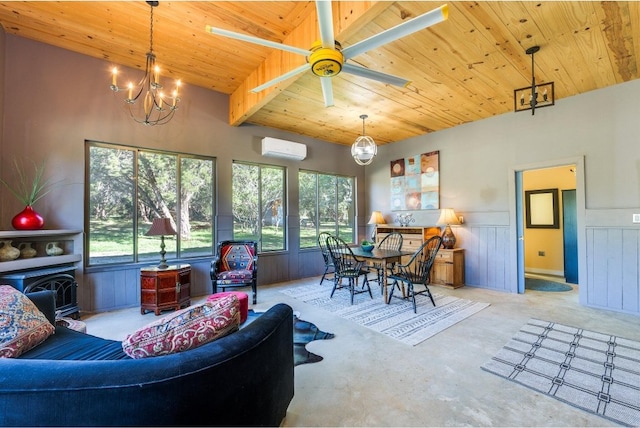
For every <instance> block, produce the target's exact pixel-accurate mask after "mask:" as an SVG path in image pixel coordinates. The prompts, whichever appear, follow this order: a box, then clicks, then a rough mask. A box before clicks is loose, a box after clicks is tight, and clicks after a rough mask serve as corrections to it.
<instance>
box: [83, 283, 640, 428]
mask: <svg viewBox="0 0 640 428" xmlns="http://www.w3.org/2000/svg"><path fill="white" fill-rule="evenodd" d="M318 282H319V277H315V278H308V279H303V280H299V281H292V282H286V283H280V284H275V285H269V286H263V287H260V288H259V290H258V304H257V305H255V306H253V305H251V307H252V308H253V309H255V310H256V311H264V310H266V309H268V308H269V307H271V306H272V305H273V304H275V303H278V302H284V303H287V304H289V305H290V306H291V307H293V309H294V310H295V311H299V312H300V314H301V315H300V317H301V318H302V319H304V320H307V321H311V322H313V323H315V324H316V325H317V326H318V327H319V328H320V329H321V330H324V331H328V332H331V333H335V335H336V337H335V338H334V339H331V340H326V341H317V342H311V343H310V344H309V345H307V349H308V350H309V351H311V352H314V353H317V354H319V355H322V356H323V357H324V360H323V361H321V362H319V363H316V364H304V365H301V366H298V367H296V368H295V396H294V398H293V401H292V402H291V404H290V406H289V410H288V413H287V417H286V419H285V420H284V421H283V426H285V427H288V426H581V427H587V426H615V425H616V424H614V423H612V422H610V421H609V420H607V419H603V418H601V417H599V416H595V415H592V414H590V413H587V412H585V411H582V410H579V409H576V408H573V407H571V406H570V405H568V404H564V403H562V402H560V401H558V400H555V399H553V398H549V397H547V396H544V395H542V394H539V393H536V392H534V391H532V390H530V389H528V388H526V387H523V386H520V385H518V384H516V383H513V382H510V381H507V380H504V379H502V378H500V377H498V376H496V375H493V374H491V373H488V372H485V371H484V370H482V369H480V366H481V365H482V364H483V363H485V362H486V361H488V360H489V359H491V357H492V356H493V355H494V354H495V353H496V352H497V351H498V350H499V349H500V348H501V347H502V346H503V345H504V344H505V343H507V342H508V341H509V339H510V338H511V337H512V336H513V335H514V334H515V333H516V332H517V331H518V330H519V329H520V328H521V327H522V325H523V324H524V323H525V322H526V321H527V320H528V319H529V318H538V319H541V320H545V321H554V322H557V323H561V324H565V325H569V326H575V327H581V328H584V329H587V330H592V331H597V332H601V333H606V334H612V335H616V336H620V337H624V338H627V339H631V340H637V341H640V328H639V327H640V317H637V316H633V315H628V314H620V313H616V312H611V311H603V310H598V309H591V308H586V307H584V306H580V305H579V303H578V292H577V291H576V290H574V291H572V292H561V293H551V292H546V293H545V292H536V291H527V292H526V293H525V294H521V295H517V294H508V293H503V292H496V291H491V290H484V289H479V288H473V287H468V286H467V287H463V288H459V289H457V290H449V289H446V288H442V287H438V286H432V287H431V290H432V292H435V293H439V294H451V295H455V296H457V297H461V298H466V299H470V300H475V301H481V302H489V303H491V306H489V307H488V308H486V309H484V310H482V311H480V312H479V313H477V314H475V315H473V316H471V317H470V318H467V319H466V320H464V321H462V322H460V323H458V324H456V325H454V326H452V327H450V328H448V329H446V330H444V331H443V332H441V333H439V334H437V335H435V336H433V337H431V338H430V339H428V340H426V341H424V342H422V343H421V344H419V345H418V346H415V347H412V346H408V345H405V344H403V343H400V342H398V341H396V340H394V339H391V338H389V337H387V336H385V335H384V334H381V333H377V332H374V331H372V330H369V329H367V328H365V327H362V326H360V325H357V324H355V323H353V322H351V321H348V320H344V319H341V318H336V317H334V316H333V315H332V314H331V313H329V312H325V311H323V310H322V309H319V308H316V307H314V306H311V305H307V304H305V303H303V302H301V301H297V300H295V299H292V298H290V297H288V296H286V295H284V294H282V293H280V292H279V290H282V289H284V288H286V287H292V286H295V285H297V284H313V283H315V284H317V283H318ZM323 287H327V290H328V291H327V292H329V291H330V286H329V283H328V282H325V284H324V285H323ZM363 296H364V295H360V296H359V297H363ZM202 300H204V298H203V297H201V298H196V299H193V300H192V302H193V303H196V302H199V301H202ZM396 304H402V302H400V301H398V302H397V303H396ZM409 310H410V309H409ZM155 319H156V317H155V316H154V315H153V314H152V313H148V314H146V315H144V316H143V315H140V310H139V308H130V309H125V310H121V311H114V312H107V313H100V314H93V315H89V314H87V315H84V316H83V320H84V321H85V322H86V323H87V329H88V333H90V334H94V335H96V336H101V337H106V338H111V339H116V340H122V339H124V337H125V336H126V334H127V333H128V332H131V331H133V330H135V329H136V328H138V327H140V326H143V325H145V324H147V323H150V322H152V321H154V320H155ZM248 410H249V409H248Z"/></svg>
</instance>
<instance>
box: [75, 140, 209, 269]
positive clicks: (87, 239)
mask: <svg viewBox="0 0 640 428" xmlns="http://www.w3.org/2000/svg"><path fill="white" fill-rule="evenodd" d="M93 147H98V148H103V149H111V150H125V151H130V152H132V153H133V159H132V162H133V168H132V171H133V178H132V187H133V191H132V195H133V200H132V201H131V203H132V205H133V206H134V211H133V219H132V230H131V234H132V236H131V239H132V243H133V245H132V254H131V258H130V259H128V260H126V261H115V262H107V263H91V260H92V256H91V235H92V233H91V231H92V228H91V213H90V209H91V185H92V182H91V149H92V148H93ZM140 153H151V154H159V155H166V156H172V157H174V158H175V159H174V160H175V167H176V188H175V193H176V204H175V216H174V221H175V223H176V225H175V226H176V230H177V231H179V230H180V222H181V199H180V193H181V188H182V187H181V186H182V179H183V177H182V160H183V159H198V160H202V161H208V162H211V181H210V185H211V196H212V197H211V222H210V228H211V237H210V239H211V242H210V247H209V248H207V251H206V252H202V253H200V254H195V255H183V254H182V253H183V249H182V246H181V243H182V239H181V237H180V233H178V235H176V249H175V259H176V260H196V259H200V258H210V257H212V256H213V255H214V254H215V251H216V239H215V238H216V229H215V223H216V219H215V217H216V200H217V187H216V186H217V183H216V182H217V177H216V175H217V158H215V157H213V156H204V155H196V154H193V153H185V152H176V151H169V150H158V149H149V148H145V147H138V146H131V145H126V144H116V143H108V142H102V141H96V140H85V183H84V195H85V203H84V218H85V220H84V224H85V226H84V227H85V231H86V232H85V236H84V239H83V245H84V254H85V257H84V261H83V265H84V268H85V269H87V270H102V269H109V268H114V267H115V268H118V267H122V266H134V265H142V264H144V265H146V264H149V263H150V262H154V261H158V260H159V257H160V256H159V249H160V244H158V258H157V259H156V258H153V259H147V258H143V259H141V257H140V251H139V236H140V226H139V217H140V210H139V207H138V204H139V202H138V201H139V189H140V187H139V186H140V184H139V162H140V161H139V156H140ZM184 251H187V250H184ZM190 251H192V249H190ZM126 256H129V254H127V255H126ZM171 258H172V259H174V258H173V257H171Z"/></svg>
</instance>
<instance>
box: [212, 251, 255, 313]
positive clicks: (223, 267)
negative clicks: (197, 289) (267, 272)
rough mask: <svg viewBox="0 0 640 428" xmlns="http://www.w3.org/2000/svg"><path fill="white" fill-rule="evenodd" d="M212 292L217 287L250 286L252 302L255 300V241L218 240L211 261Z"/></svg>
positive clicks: (215, 290) (223, 288) (216, 289)
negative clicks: (214, 254)
mask: <svg viewBox="0 0 640 428" xmlns="http://www.w3.org/2000/svg"><path fill="white" fill-rule="evenodd" d="M211 283H212V284H213V293H214V294H215V293H217V292H218V287H220V288H222V291H225V289H226V288H231V287H247V286H249V285H250V286H251V290H252V292H253V304H254V305H255V304H256V302H257V290H256V289H257V285H258V243H257V242H256V241H220V242H218V248H217V250H216V256H215V258H214V259H213V261H212V262H211Z"/></svg>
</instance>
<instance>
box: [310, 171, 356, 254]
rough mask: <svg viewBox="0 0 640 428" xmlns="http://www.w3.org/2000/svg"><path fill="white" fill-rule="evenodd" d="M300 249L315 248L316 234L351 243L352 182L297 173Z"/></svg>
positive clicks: (333, 177) (349, 178)
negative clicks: (326, 233) (335, 236)
mask: <svg viewBox="0 0 640 428" xmlns="http://www.w3.org/2000/svg"><path fill="white" fill-rule="evenodd" d="M298 181H299V183H300V205H299V206H300V248H311V247H315V246H317V245H318V243H317V240H316V237H317V236H318V234H319V233H320V232H329V233H332V234H334V235H337V236H339V237H340V238H342V239H344V240H345V241H346V242H349V243H353V242H354V227H353V226H354V222H355V214H354V213H355V209H354V207H355V205H354V200H353V194H354V179H353V177H344V176H340V175H332V174H321V173H318V172H312V171H300V172H299V175H298Z"/></svg>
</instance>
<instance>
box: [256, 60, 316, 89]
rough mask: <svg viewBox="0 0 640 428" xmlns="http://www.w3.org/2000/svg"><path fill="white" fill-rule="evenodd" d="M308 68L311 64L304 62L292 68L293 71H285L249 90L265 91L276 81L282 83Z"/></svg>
mask: <svg viewBox="0 0 640 428" xmlns="http://www.w3.org/2000/svg"><path fill="white" fill-rule="evenodd" d="M308 69H309V64H302V65H301V66H300V67H297V68H294V69H293V70H291V71H289V72H287V73H284V74H282V75H280V76H278V77H276V78H275V79H272V80H269V81H268V82H267V83H263V84H262V85H260V86H257V87H255V88H253V89H251V90H250V91H249V92H254V93H257V92H260V91H264V90H265V89H267V88H268V87H269V86H273V85H275V84H276V83H280V82H282V81H283V80H287V79H288V78H290V77H293V76H295V75H296V74H300V73H302V72H303V71H307V70H308Z"/></svg>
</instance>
